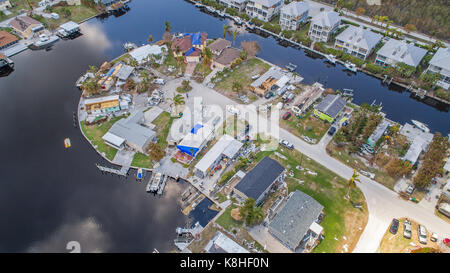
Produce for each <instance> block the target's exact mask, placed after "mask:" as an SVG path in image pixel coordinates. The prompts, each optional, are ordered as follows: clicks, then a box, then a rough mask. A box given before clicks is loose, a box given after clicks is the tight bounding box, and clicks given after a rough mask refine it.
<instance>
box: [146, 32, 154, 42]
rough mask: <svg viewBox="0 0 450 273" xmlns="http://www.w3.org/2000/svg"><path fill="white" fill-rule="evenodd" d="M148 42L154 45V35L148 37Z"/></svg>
mask: <svg viewBox="0 0 450 273" xmlns="http://www.w3.org/2000/svg"><path fill="white" fill-rule="evenodd" d="M147 41H148V43H149V44H151V43H153V35H152V34H150V35H149V36H148V39H147Z"/></svg>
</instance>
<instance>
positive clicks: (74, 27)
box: [59, 21, 80, 32]
mask: <svg viewBox="0 0 450 273" xmlns="http://www.w3.org/2000/svg"><path fill="white" fill-rule="evenodd" d="M59 27H60V28H62V29H64V30H65V31H67V32H72V31H75V30H78V29H80V25H79V24H77V23H75V22H72V21H69V22H67V23H64V24H62V25H60V26H59Z"/></svg>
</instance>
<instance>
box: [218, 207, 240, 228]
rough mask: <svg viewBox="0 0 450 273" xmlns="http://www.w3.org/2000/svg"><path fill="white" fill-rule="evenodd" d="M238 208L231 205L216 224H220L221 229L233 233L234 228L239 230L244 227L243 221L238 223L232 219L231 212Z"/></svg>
mask: <svg viewBox="0 0 450 273" xmlns="http://www.w3.org/2000/svg"><path fill="white" fill-rule="evenodd" d="M234 208H237V206H236V205H234V204H233V205H230V206H228V207H227V208H226V210H225V211H224V212H223V213H222V215H220V217H219V218H217V220H216V223H217V224H219V225H220V226H221V227H223V228H224V229H226V230H228V231H232V230H233V228H236V229H239V228H241V227H242V224H243V222H242V221H236V220H234V219H233V217H231V210H232V209H234Z"/></svg>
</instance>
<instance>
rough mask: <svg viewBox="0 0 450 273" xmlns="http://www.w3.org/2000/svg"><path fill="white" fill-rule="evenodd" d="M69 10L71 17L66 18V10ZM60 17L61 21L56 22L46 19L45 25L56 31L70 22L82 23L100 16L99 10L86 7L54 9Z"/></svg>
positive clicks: (59, 7)
mask: <svg viewBox="0 0 450 273" xmlns="http://www.w3.org/2000/svg"><path fill="white" fill-rule="evenodd" d="M65 9H68V10H70V16H67V17H64V10H65ZM52 12H55V13H57V14H58V15H59V19H57V20H55V19H51V18H49V19H47V18H44V19H43V20H44V22H43V23H45V24H47V26H48V27H49V28H50V29H56V28H58V26H59V25H61V24H63V23H65V22H68V21H74V22H75V23H80V22H81V21H83V20H86V19H88V18H90V17H92V16H95V15H97V14H98V12H97V10H95V9H93V8H90V7H87V6H84V5H79V6H65V7H61V6H58V7H53V11H52Z"/></svg>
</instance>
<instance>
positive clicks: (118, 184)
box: [0, 0, 450, 252]
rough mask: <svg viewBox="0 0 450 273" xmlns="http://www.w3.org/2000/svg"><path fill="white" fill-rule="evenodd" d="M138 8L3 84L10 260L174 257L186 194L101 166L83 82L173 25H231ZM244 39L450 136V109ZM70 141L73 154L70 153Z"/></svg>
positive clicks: (43, 54) (35, 54) (41, 55)
mask: <svg viewBox="0 0 450 273" xmlns="http://www.w3.org/2000/svg"><path fill="white" fill-rule="evenodd" d="M129 6H130V8H131V10H130V11H129V12H128V13H127V14H125V15H123V16H120V17H114V16H110V17H106V18H95V19H92V20H90V21H88V22H86V23H84V24H83V25H82V32H83V34H84V35H83V36H81V37H79V38H77V39H75V40H72V41H60V42H58V43H57V44H55V45H54V47H53V48H52V49H51V50H50V51H30V50H29V51H25V52H23V53H21V54H19V55H16V56H14V57H13V58H12V59H13V60H14V62H15V67H16V69H15V71H13V73H11V74H10V75H9V76H7V77H2V78H0V126H1V130H0V148H1V149H0V150H1V152H2V153H1V155H2V160H1V164H0V172H1V174H2V177H1V179H0V187H1V190H0V217H2V219H3V222H2V225H0V242H1V244H0V252H25V251H51V252H67V250H66V244H67V242H69V241H78V242H80V244H81V250H82V251H104V252H149V251H152V250H153V249H154V248H157V249H158V250H160V251H170V250H172V249H173V248H174V246H173V242H172V240H173V239H174V238H175V228H176V227H177V226H183V225H185V224H186V221H187V220H188V219H187V217H186V216H184V215H183V214H182V213H181V210H180V204H179V203H178V199H179V198H178V197H179V196H180V193H181V192H182V191H183V189H184V187H185V185H184V184H183V183H169V184H168V185H167V187H166V190H165V195H164V196H163V197H162V198H158V197H154V196H153V195H148V194H147V193H146V192H145V185H144V184H143V183H138V182H137V181H136V180H135V179H134V178H133V177H131V176H130V177H128V178H127V179H125V178H119V177H117V176H111V175H102V174H101V172H99V171H98V170H97V169H96V167H95V163H102V160H101V158H100V157H99V156H98V155H97V153H96V152H95V151H94V150H93V148H92V147H91V146H90V144H89V143H87V141H85V139H84V138H83V137H82V136H81V134H80V132H79V129H78V128H74V127H73V125H72V115H73V111H75V110H76V108H77V103H78V99H79V96H80V92H79V90H77V89H76V88H75V87H74V82H75V81H76V80H77V78H78V77H79V76H80V75H81V74H83V73H84V72H85V71H86V70H87V69H88V66H89V65H96V66H100V65H101V64H102V63H103V62H104V61H105V60H110V59H113V58H114V57H116V56H118V55H120V54H122V53H123V48H122V45H123V43H125V42H127V41H131V42H135V43H137V44H142V43H145V42H146V40H147V37H148V35H150V34H153V36H154V37H155V39H159V38H160V37H161V36H162V34H163V32H164V21H169V22H170V23H171V25H172V26H173V31H180V32H182V31H189V32H194V31H205V32H208V35H209V37H220V36H223V27H222V26H223V24H224V23H227V21H226V20H221V19H218V18H215V17H213V16H210V15H208V14H205V13H202V12H200V11H199V10H198V9H196V8H195V7H194V6H193V5H191V4H189V3H187V2H185V1H182V0H152V1H144V0H134V1H132V2H131V3H130V4H129ZM229 39H230V38H229ZM244 40H257V41H258V42H259V44H260V46H261V52H260V54H259V57H261V58H264V59H267V60H268V61H270V62H273V63H275V64H278V65H282V66H284V65H285V64H287V63H288V62H292V63H295V64H297V65H298V73H299V74H300V75H301V76H302V77H304V78H305V82H307V83H312V82H314V81H320V82H322V83H324V84H325V85H326V87H330V88H334V89H336V88H352V89H354V90H355V102H356V103H362V102H369V103H370V102H372V101H373V100H375V99H376V100H377V102H380V101H381V102H383V107H384V108H383V109H384V111H385V112H386V113H387V115H388V117H389V118H391V119H393V120H395V121H399V122H402V123H403V122H405V121H408V120H410V119H417V120H420V121H422V122H424V123H427V124H428V125H429V127H430V128H431V129H432V130H433V131H436V130H437V131H440V132H442V133H444V134H447V133H450V129H449V126H448V124H449V122H448V119H449V113H448V108H447V109H445V108H439V107H430V106H428V105H426V104H424V103H422V102H419V101H417V100H414V99H411V98H409V93H407V92H401V89H400V90H390V89H388V88H387V87H385V86H382V85H381V84H380V80H377V79H374V78H372V77H369V76H367V75H365V74H363V73H358V74H357V75H354V76H348V75H347V73H345V72H343V71H342V70H343V68H342V67H341V66H339V65H338V66H337V67H327V65H326V64H324V63H323V61H322V60H320V59H314V58H310V57H308V56H306V55H305V53H304V52H303V51H299V50H296V49H293V48H285V47H282V46H279V45H278V44H277V42H276V41H275V40H274V39H272V38H266V39H265V38H263V37H260V36H258V35H255V34H251V33H242V34H241V35H238V37H237V38H236V41H235V44H236V46H237V45H239V44H240V42H241V41H244ZM66 137H69V138H70V139H71V141H72V147H71V148H70V149H64V145H63V139H64V138H66Z"/></svg>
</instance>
